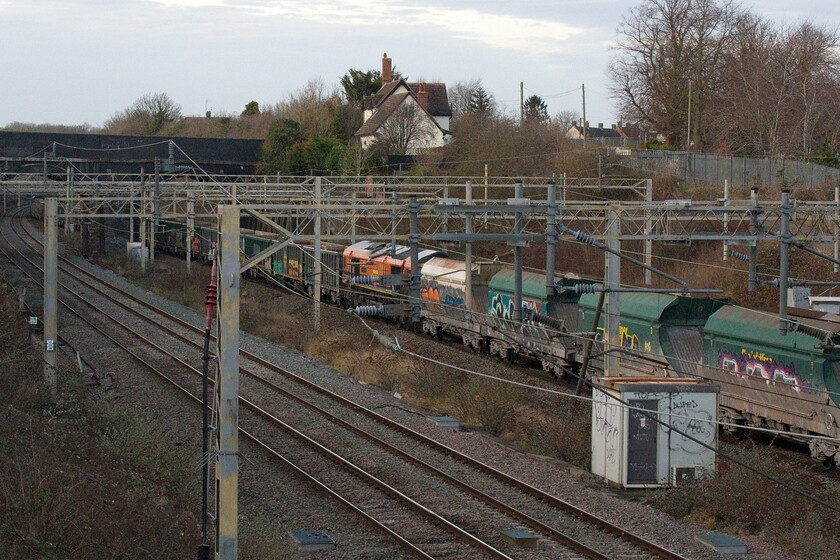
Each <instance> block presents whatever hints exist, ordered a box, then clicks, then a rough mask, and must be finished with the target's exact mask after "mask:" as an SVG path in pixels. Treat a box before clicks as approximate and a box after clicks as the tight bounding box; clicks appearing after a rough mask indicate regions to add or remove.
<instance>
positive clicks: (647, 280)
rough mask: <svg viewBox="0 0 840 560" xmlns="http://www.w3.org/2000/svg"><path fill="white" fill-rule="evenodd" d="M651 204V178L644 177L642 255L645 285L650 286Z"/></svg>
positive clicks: (651, 258) (651, 255)
mask: <svg viewBox="0 0 840 560" xmlns="http://www.w3.org/2000/svg"><path fill="white" fill-rule="evenodd" d="M651 204H653V179H646V180H645V206H646V208H645V235H646V236H647V238H646V239H645V249H644V253H645V254H644V257H645V264H646V265H647V267H648V268H646V269H645V285H646V286H650V284H651V281H652V278H651V270H650V267H652V266H653V239H651V237H650V236H651V234H652V233H653V220H652V219H651V217H650V205H651Z"/></svg>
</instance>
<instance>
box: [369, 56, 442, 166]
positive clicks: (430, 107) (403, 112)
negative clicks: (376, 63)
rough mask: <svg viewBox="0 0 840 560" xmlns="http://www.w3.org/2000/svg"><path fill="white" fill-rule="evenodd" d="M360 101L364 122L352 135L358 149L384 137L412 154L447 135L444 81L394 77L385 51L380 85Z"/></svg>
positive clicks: (436, 142) (438, 141)
mask: <svg viewBox="0 0 840 560" xmlns="http://www.w3.org/2000/svg"><path fill="white" fill-rule="evenodd" d="M362 104H363V108H364V122H363V124H362V126H361V128H359V130H357V131H356V134H355V135H354V137H355V138H357V139H358V140H359V142H360V143H361V145H362V148H365V149H367V148H369V147H370V146H372V145H373V144H374V143H375V142H377V141H378V140H386V141H389V142H392V143H393V142H396V143H398V144H399V145H400V149H401V150H404V152H405V154H408V155H416V154H417V153H418V151H420V150H423V149H428V148H439V147H441V146H443V145H444V144H446V143H447V142H448V141H449V139H450V137H451V133H450V132H449V119H450V117H452V107H451V106H450V105H449V97H448V96H447V93H446V84H442V83H421V82H406V81H405V80H402V79H398V80H394V79H393V74H392V71H391V59H390V58H388V55H387V53H386V54H385V55H383V58H382V87H380V88H379V91H377V92H376V93H374V94H373V95H368V96H365V98H364V99H363V101H362Z"/></svg>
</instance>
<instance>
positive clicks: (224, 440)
mask: <svg viewBox="0 0 840 560" xmlns="http://www.w3.org/2000/svg"><path fill="white" fill-rule="evenodd" d="M217 258H218V259H219V299H218V312H217V313H218V314H217V325H218V326H217V329H218V335H217V337H216V344H217V348H216V356H217V360H218V361H217V363H218V369H217V372H216V385H215V390H216V398H215V402H216V409H215V411H214V414H215V416H216V418H215V420H216V422H215V425H216V437H215V439H216V492H215V493H216V560H236V558H237V555H238V548H239V539H238V530H239V526H238V516H239V502H238V491H239V489H238V484H239V482H238V477H239V207H238V206H236V205H219V254H218V256H217Z"/></svg>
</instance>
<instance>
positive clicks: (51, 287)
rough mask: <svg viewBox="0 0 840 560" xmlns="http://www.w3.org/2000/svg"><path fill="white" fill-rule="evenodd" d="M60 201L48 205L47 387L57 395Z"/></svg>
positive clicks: (45, 249) (45, 363)
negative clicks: (58, 221) (58, 217)
mask: <svg viewBox="0 0 840 560" xmlns="http://www.w3.org/2000/svg"><path fill="white" fill-rule="evenodd" d="M57 214H58V200H57V199H55V198H48V199H47V200H46V201H45V203H44V232H45V235H44V383H45V384H46V385H47V387H49V389H50V391H51V392H52V393H55V392H56V391H57V371H56V368H57V366H58V355H57V353H56V351H57V350H58V317H57V311H58V301H57V299H58V225H57V224H56V220H57V218H56V215H57Z"/></svg>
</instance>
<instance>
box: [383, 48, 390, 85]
mask: <svg viewBox="0 0 840 560" xmlns="http://www.w3.org/2000/svg"><path fill="white" fill-rule="evenodd" d="M392 79H393V75H392V74H391V59H390V58H388V53H383V54H382V85H383V86H384V85H385V84H388V83H391V80H392Z"/></svg>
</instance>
